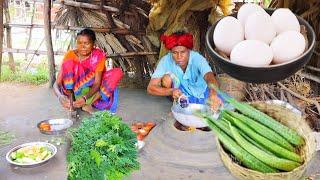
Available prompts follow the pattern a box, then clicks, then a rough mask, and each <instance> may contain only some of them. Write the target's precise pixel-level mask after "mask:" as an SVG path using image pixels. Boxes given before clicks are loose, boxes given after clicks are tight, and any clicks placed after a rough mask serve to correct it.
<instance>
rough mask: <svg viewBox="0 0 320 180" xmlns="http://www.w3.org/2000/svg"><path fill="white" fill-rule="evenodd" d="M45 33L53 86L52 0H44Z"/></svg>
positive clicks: (50, 82)
mask: <svg viewBox="0 0 320 180" xmlns="http://www.w3.org/2000/svg"><path fill="white" fill-rule="evenodd" d="M43 11H44V12H43V14H44V18H43V20H44V27H45V28H44V34H45V37H46V47H47V53H48V54H47V57H48V66H49V68H48V69H49V87H50V88H52V87H53V84H54V82H55V81H56V76H55V68H54V65H55V63H54V53H53V47H52V36H51V0H44V10H43Z"/></svg>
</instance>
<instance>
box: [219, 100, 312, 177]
mask: <svg viewBox="0 0 320 180" xmlns="http://www.w3.org/2000/svg"><path fill="white" fill-rule="evenodd" d="M252 105H253V106H254V107H256V108H257V109H259V110H261V111H262V112H264V113H267V114H268V115H270V116H272V117H274V118H275V119H277V120H279V121H280V122H281V123H282V124H285V125H286V126H288V127H291V128H293V129H295V130H296V131H297V132H298V133H299V134H300V135H301V136H302V137H303V138H304V139H305V142H306V143H305V145H303V146H302V147H301V148H300V155H302V157H303V159H304V163H303V164H302V165H301V166H299V167H298V168H296V169H294V170H292V171H290V172H281V173H267V174H265V173H261V172H258V171H254V170H250V169H248V168H245V167H243V166H240V165H239V164H237V163H236V162H235V161H233V160H232V158H231V157H230V154H228V153H226V152H225V151H224V149H223V148H222V146H221V144H220V143H219V142H218V143H217V146H218V151H219V154H220V157H221V159H222V161H223V163H224V165H225V166H226V167H227V168H228V169H229V171H230V172H231V173H232V174H233V175H234V176H235V177H237V178H238V179H250V180H252V179H254V180H256V179H266V180H295V179H300V178H301V176H302V175H303V174H304V172H305V170H306V168H307V164H308V163H309V161H310V160H311V159H312V157H313V155H314V153H315V152H316V139H315V137H314V136H313V135H312V131H311V129H310V127H309V126H308V124H307V122H306V121H305V120H304V119H303V118H301V117H300V116H297V115H295V114H294V113H292V112H291V111H290V110H288V109H286V108H284V107H282V106H279V105H273V104H272V105H271V104H266V103H262V102H256V103H253V104H252ZM217 141H218V139H217Z"/></svg>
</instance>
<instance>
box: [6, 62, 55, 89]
mask: <svg viewBox="0 0 320 180" xmlns="http://www.w3.org/2000/svg"><path fill="white" fill-rule="evenodd" d="M48 80H49V72H48V69H47V67H46V66H45V65H39V66H37V67H36V68H35V72H30V71H27V72H26V71H24V69H22V70H21V69H17V72H16V73H13V72H12V71H11V70H10V69H9V67H8V66H6V65H3V66H2V73H1V80H0V82H18V83H26V84H33V85H40V84H44V83H46V82H48Z"/></svg>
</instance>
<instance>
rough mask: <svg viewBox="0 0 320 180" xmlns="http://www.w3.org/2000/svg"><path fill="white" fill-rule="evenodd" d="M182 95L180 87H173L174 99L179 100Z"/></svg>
mask: <svg viewBox="0 0 320 180" xmlns="http://www.w3.org/2000/svg"><path fill="white" fill-rule="evenodd" d="M181 95H182V92H181V90H180V89H173V91H172V98H173V99H174V100H178V98H179V97H180V96H181Z"/></svg>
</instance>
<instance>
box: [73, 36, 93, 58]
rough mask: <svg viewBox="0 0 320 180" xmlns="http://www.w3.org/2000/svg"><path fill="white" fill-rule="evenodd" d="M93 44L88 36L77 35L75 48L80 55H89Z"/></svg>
mask: <svg viewBox="0 0 320 180" xmlns="http://www.w3.org/2000/svg"><path fill="white" fill-rule="evenodd" d="M93 45H94V44H93V42H92V41H91V40H90V38H89V37H88V36H86V35H79V36H78V37H77V50H78V53H79V54H80V55H81V56H83V57H85V56H89V55H90V53H91V51H92V49H93Z"/></svg>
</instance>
